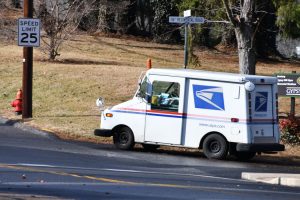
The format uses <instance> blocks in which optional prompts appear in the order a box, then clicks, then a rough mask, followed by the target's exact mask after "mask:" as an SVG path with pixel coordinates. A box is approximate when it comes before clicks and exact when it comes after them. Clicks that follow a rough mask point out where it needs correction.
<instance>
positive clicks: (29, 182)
mask: <svg viewBox="0 0 300 200" xmlns="http://www.w3.org/2000/svg"><path fill="white" fill-rule="evenodd" d="M0 141H1V142H0V199H13V198H18V199H22V198H23V199H26V198H27V197H29V199H30V198H33V197H34V198H39V199H131V200H134V199H230V200H235V199H243V200H247V199H272V200H276V199H285V200H288V199H300V189H299V188H292V187H284V186H277V185H267V184H262V183H255V182H250V181H246V180H241V172H281V173H300V166H285V165H278V164H276V165H275V164H270V163H263V162H255V161H253V162H247V163H243V162H236V161H233V160H227V161H214V160H208V159H206V158H204V156H203V155H202V154H201V153H191V152H188V153H182V152H174V151H163V150H159V151H158V152H145V151H143V149H142V148H138V147H137V148H136V149H135V150H133V151H120V150H117V149H115V148H114V146H113V145H109V144H101V145H99V144H92V143H79V142H70V141H62V140H59V139H57V138H55V137H51V136H47V135H37V134H34V133H32V132H31V131H24V130H21V129H18V128H15V127H13V126H12V124H10V123H7V124H3V123H2V124H1V123H0Z"/></svg>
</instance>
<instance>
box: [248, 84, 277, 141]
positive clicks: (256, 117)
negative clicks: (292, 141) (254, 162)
mask: <svg viewBox="0 0 300 200" xmlns="http://www.w3.org/2000/svg"><path fill="white" fill-rule="evenodd" d="M274 97H275V96H274V94H273V90H272V85H271V84H270V85H267V84H266V85H256V87H255V90H254V91H253V92H251V93H249V100H250V103H249V106H250V108H249V115H250V116H249V123H250V124H251V133H252V143H274V142H275V127H274V126H275V122H276V119H275V118H276V116H275V111H274V109H276V107H275V106H276V105H275V102H274V101H275V98H274Z"/></svg>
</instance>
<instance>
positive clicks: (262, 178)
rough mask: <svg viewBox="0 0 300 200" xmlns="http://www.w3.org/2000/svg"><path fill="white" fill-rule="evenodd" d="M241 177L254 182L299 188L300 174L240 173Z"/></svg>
mask: <svg viewBox="0 0 300 200" xmlns="http://www.w3.org/2000/svg"><path fill="white" fill-rule="evenodd" d="M241 177H242V179H246V180H251V181H256V182H262V183H269V184H274V185H284V186H291V187H300V174H281V173H252V172H242V175H241Z"/></svg>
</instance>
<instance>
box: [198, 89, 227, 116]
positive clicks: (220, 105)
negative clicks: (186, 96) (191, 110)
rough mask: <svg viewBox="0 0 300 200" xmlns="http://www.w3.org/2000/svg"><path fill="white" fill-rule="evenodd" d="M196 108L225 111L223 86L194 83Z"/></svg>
mask: <svg viewBox="0 0 300 200" xmlns="http://www.w3.org/2000/svg"><path fill="white" fill-rule="evenodd" d="M193 92H194V102H195V108H202V109H209V110H221V111H225V106H224V97H223V88H221V87H215V86H207V85H193Z"/></svg>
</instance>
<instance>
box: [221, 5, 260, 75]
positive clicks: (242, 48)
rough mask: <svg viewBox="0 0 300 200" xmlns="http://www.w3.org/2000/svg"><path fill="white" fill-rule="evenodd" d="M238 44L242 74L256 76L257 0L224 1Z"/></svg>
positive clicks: (258, 21)
mask: <svg viewBox="0 0 300 200" xmlns="http://www.w3.org/2000/svg"><path fill="white" fill-rule="evenodd" d="M222 1H223V3H224V6H225V9H226V13H227V16H228V19H229V21H230V22H231V23H232V25H233V26H234V30H235V35H236V39H237V43H238V55H239V68H240V73H242V74H255V65H256V55H255V46H254V45H255V43H254V39H255V35H256V32H257V28H258V26H259V23H260V20H261V19H260V18H259V17H257V15H256V14H257V12H259V11H258V9H259V7H260V6H258V5H257V4H256V0H239V1H231V0H222Z"/></svg>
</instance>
